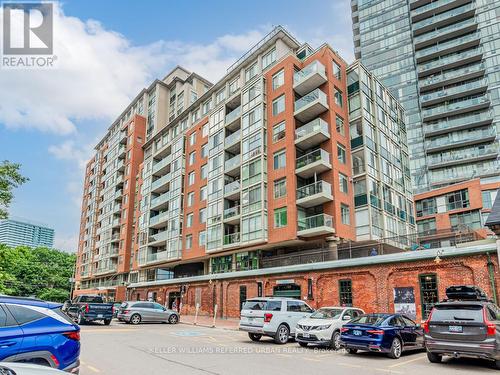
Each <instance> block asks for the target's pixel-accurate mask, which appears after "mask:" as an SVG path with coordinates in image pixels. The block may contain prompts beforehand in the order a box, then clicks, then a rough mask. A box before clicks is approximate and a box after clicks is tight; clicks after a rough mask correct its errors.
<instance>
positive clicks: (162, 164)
mask: <svg viewBox="0 0 500 375" xmlns="http://www.w3.org/2000/svg"><path fill="white" fill-rule="evenodd" d="M171 162H172V155H168V156H167V157H165V158H164V159H162V160H160V161H159V162H157V163H156V164H153V168H152V169H153V173H156V172H158V171H159V170H160V169H162V168H163V167H166V166H167V165H168V164H170V163H171Z"/></svg>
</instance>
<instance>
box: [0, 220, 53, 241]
mask: <svg viewBox="0 0 500 375" xmlns="http://www.w3.org/2000/svg"><path fill="white" fill-rule="evenodd" d="M0 243H1V244H4V245H7V246H11V247H16V246H29V247H50V248H51V247H53V246H54V229H51V228H48V227H47V226H45V225H43V224H39V223H35V222H31V221H28V220H23V219H5V220H0Z"/></svg>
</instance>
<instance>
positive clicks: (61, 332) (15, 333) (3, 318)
mask: <svg viewBox="0 0 500 375" xmlns="http://www.w3.org/2000/svg"><path fill="white" fill-rule="evenodd" d="M79 357H80V327H78V325H76V324H75V323H73V321H72V320H71V319H69V318H68V317H67V316H66V314H64V313H63V312H62V311H61V305H60V304H56V303H50V302H44V301H41V300H37V299H32V298H21V297H7V296H0V362H29V363H37V364H41V365H46V366H50V367H53V368H57V369H60V370H64V371H67V372H70V373H73V374H78V372H79V368H80V361H79Z"/></svg>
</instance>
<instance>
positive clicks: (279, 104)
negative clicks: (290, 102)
mask: <svg viewBox="0 0 500 375" xmlns="http://www.w3.org/2000/svg"><path fill="white" fill-rule="evenodd" d="M284 110H285V94H283V95H281V96H280V97H278V98H276V99H274V100H273V116H277V115H279V114H280V113H281V112H283V111H284Z"/></svg>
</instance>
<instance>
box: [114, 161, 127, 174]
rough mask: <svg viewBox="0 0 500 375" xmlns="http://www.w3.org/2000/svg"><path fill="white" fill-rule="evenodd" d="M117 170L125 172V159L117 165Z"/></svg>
mask: <svg viewBox="0 0 500 375" xmlns="http://www.w3.org/2000/svg"><path fill="white" fill-rule="evenodd" d="M116 169H117V170H118V171H119V172H123V171H124V170H125V162H124V161H123V159H120V160H118V163H116Z"/></svg>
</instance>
